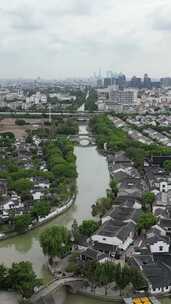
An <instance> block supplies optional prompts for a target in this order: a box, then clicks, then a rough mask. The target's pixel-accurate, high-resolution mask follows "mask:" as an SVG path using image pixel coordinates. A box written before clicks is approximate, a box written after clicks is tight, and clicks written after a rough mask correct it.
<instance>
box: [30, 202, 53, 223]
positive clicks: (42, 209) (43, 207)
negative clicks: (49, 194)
mask: <svg viewBox="0 0 171 304" xmlns="http://www.w3.org/2000/svg"><path fill="white" fill-rule="evenodd" d="M49 212H50V206H49V203H48V202H46V201H39V202H36V203H34V205H33V207H32V210H31V215H32V217H33V218H36V220H37V221H38V219H39V216H40V217H45V216H47V215H48V214H49Z"/></svg>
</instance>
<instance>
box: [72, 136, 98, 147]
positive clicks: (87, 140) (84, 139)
mask: <svg viewBox="0 0 171 304" xmlns="http://www.w3.org/2000/svg"><path fill="white" fill-rule="evenodd" d="M69 138H70V140H71V141H73V142H75V143H76V144H77V145H79V146H82V147H87V146H95V145H96V142H95V137H94V136H93V135H90V134H89V133H85V134H83V133H81V134H78V135H70V136H69Z"/></svg>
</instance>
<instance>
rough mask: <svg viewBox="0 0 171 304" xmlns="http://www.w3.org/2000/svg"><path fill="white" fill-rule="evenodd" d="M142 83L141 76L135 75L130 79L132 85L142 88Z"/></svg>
mask: <svg viewBox="0 0 171 304" xmlns="http://www.w3.org/2000/svg"><path fill="white" fill-rule="evenodd" d="M141 85H142V84H141V78H140V77H136V76H133V77H132V78H131V80H130V87H132V88H138V89H140V88H141Z"/></svg>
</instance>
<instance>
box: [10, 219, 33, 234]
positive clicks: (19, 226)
mask: <svg viewBox="0 0 171 304" xmlns="http://www.w3.org/2000/svg"><path fill="white" fill-rule="evenodd" d="M31 222H32V219H31V215H30V214H23V215H17V216H16V217H15V219H14V224H15V230H16V231H17V232H19V233H22V232H24V231H26V230H27V229H28V226H29V225H30V224H31Z"/></svg>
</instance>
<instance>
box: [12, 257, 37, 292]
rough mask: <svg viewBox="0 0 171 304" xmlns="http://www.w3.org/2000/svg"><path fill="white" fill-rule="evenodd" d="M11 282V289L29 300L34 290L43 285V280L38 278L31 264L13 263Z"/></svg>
mask: <svg viewBox="0 0 171 304" xmlns="http://www.w3.org/2000/svg"><path fill="white" fill-rule="evenodd" d="M9 281H10V282H11V287H12V288H14V289H15V290H16V291H18V292H19V293H21V294H22V296H23V297H26V298H29V297H31V296H32V294H33V293H34V288H35V287H38V286H40V285H41V280H40V279H38V278H37V276H36V274H35V272H34V271H33V268H32V264H31V263H30V262H20V263H13V264H12V267H11V268H10V269H9Z"/></svg>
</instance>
